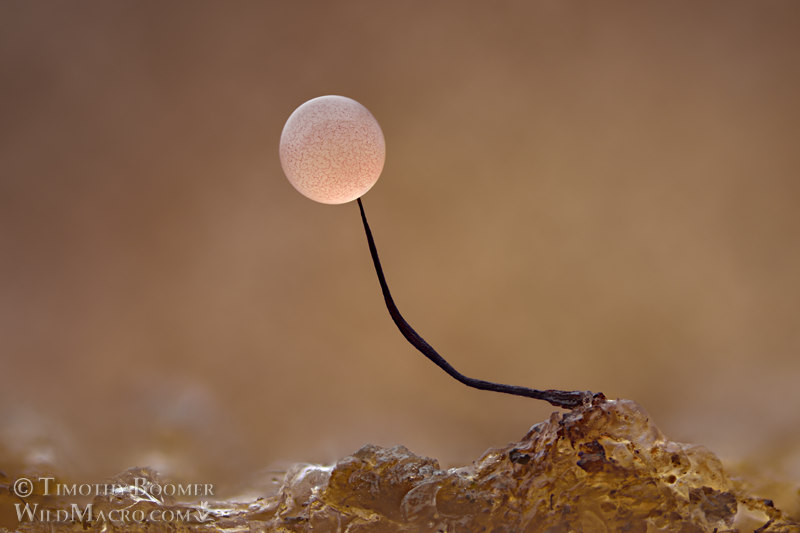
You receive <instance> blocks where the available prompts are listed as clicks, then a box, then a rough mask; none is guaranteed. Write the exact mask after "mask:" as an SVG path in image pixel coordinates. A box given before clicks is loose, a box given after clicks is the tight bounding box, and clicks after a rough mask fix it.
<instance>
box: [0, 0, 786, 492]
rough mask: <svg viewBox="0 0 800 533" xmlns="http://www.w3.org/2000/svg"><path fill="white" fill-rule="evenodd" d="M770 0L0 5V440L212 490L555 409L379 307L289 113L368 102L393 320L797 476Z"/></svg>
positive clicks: (1, 450)
mask: <svg viewBox="0 0 800 533" xmlns="http://www.w3.org/2000/svg"><path fill="white" fill-rule="evenodd" d="M798 15H800V9H798V7H797V4H796V3H792V2H769V3H760V2H703V3H697V2H669V3H667V2H663V3H655V2H653V3H650V2H631V3H627V2H612V3H602V5H601V4H600V3H584V4H574V3H569V2H563V3H562V2H536V3H532V2H518V3H507V2H502V3H488V2H475V3H473V4H471V5H470V4H466V3H463V2H458V3H457V2H451V3H432V2H423V1H420V2H393V3H390V2H384V3H375V2H366V1H362V2H347V3H335V5H334V4H333V3H330V4H328V3H324V4H323V3H319V4H309V3H306V2H302V3H301V2H285V3H271V2H255V3H249V2H224V3H223V2H170V3H165V2H113V3H105V2H81V3H72V2H48V3H45V2H41V3H40V2H30V3H29V2H8V1H5V2H3V3H1V4H0V72H1V73H2V78H1V83H0V291H1V292H0V294H2V299H1V300H0V380H1V382H0V402H2V407H0V469H3V468H5V469H6V471H7V472H11V471H14V469H15V468H22V467H21V466H20V465H22V464H26V463H28V464H29V463H31V462H34V463H35V462H37V461H38V462H40V463H41V464H52V465H54V466H53V468H54V469H56V470H58V471H60V472H63V473H65V475H70V476H75V477H78V478H80V479H102V478H103V477H105V476H108V475H112V474H114V473H116V472H119V471H122V470H124V469H126V468H128V467H130V466H133V465H137V464H138V465H151V466H156V467H158V468H160V469H161V470H162V471H164V472H166V473H167V474H168V475H172V476H174V477H175V478H178V479H189V480H191V481H202V482H213V483H216V484H217V486H218V487H222V489H220V490H224V487H226V486H228V487H230V486H232V485H233V484H234V480H238V481H241V480H243V479H247V478H248V476H249V475H250V474H249V473H250V472H251V471H254V470H255V471H261V470H263V469H280V468H282V467H285V465H287V464H291V463H294V462H299V461H332V460H335V459H336V458H337V457H340V456H342V455H345V454H348V453H351V452H352V451H354V450H355V449H357V448H358V447H360V446H361V445H362V444H364V443H367V442H372V443H376V444H381V445H393V444H397V443H402V444H405V445H407V446H408V447H409V448H410V449H412V450H413V451H415V452H417V453H419V454H423V455H428V456H433V457H437V458H439V459H440V460H441V461H442V463H443V464H445V465H452V464H458V463H464V462H467V461H470V460H472V459H474V458H476V457H477V456H478V455H479V454H480V453H481V452H482V451H484V450H485V449H486V448H488V447H490V446H494V445H501V444H505V443H507V442H509V441H511V440H515V439H518V438H519V437H521V436H522V435H523V434H524V433H525V432H526V430H527V429H528V427H529V426H530V425H532V424H533V423H535V422H538V421H540V420H542V419H543V418H545V417H546V416H548V414H549V413H550V412H551V411H552V408H551V407H549V406H548V405H546V404H544V403H542V402H536V401H532V400H526V399H522V398H514V397H506V396H503V395H497V394H492V393H481V392H479V391H474V390H470V389H467V388H465V387H463V386H461V385H458V384H457V383H455V382H454V381H452V380H451V379H450V378H449V377H447V376H446V375H445V374H444V373H442V372H441V371H440V370H438V369H437V368H436V367H434V366H433V365H432V364H431V363H430V362H428V361H427V360H425V359H424V358H423V357H422V356H421V355H420V354H418V353H417V352H415V351H414V349H413V348H411V346H409V345H408V344H406V343H405V341H404V340H403V339H402V337H401V336H400V334H399V333H398V332H397V331H396V330H395V329H394V325H393V324H392V322H391V320H390V319H389V317H388V314H387V313H386V311H385V308H384V307H383V302H382V299H381V296H380V292H379V287H378V283H377V280H376V279H375V274H374V272H373V270H372V265H371V263H370V259H369V254H368V250H367V246H366V242H365V238H364V235H363V231H362V228H361V226H360V221H359V217H358V212H357V208H356V206H355V205H354V204H349V205H344V206H336V207H332V206H324V205H321V204H315V203H313V202H311V201H309V200H307V199H305V198H303V197H302V196H300V195H299V194H298V193H297V192H295V190H294V189H293V188H292V187H291V186H290V185H289V183H288V182H287V181H286V179H285V178H284V177H283V173H282V171H281V168H280V164H279V161H278V156H277V146H278V138H279V136H280V133H281V128H282V127H283V124H284V121H285V120H286V118H287V117H288V116H289V114H290V113H291V112H292V111H293V110H294V109H295V107H297V106H298V105H299V104H301V103H302V102H304V101H305V100H307V99H309V98H312V97H315V96H319V95H323V94H342V95H347V96H350V97H352V98H355V99H356V100H358V101H360V102H361V103H363V104H364V105H366V106H367V107H368V108H369V109H370V110H371V111H372V113H373V114H374V115H375V116H376V118H377V119H378V121H379V122H380V123H381V125H382V127H383V130H384V134H385V136H386V141H387V163H386V167H385V170H384V173H383V176H382V178H381V180H380V181H379V182H378V184H377V185H376V186H375V187H374V188H373V189H372V191H370V192H369V193H368V194H367V195H366V196H365V207H366V208H367V212H368V214H369V216H370V222H371V224H372V226H373V230H374V232H375V234H376V239H377V244H378V248H379V250H380V252H381V254H382V259H383V262H384V268H385V269H386V271H387V276H388V279H389V283H390V285H391V287H392V290H393V292H394V294H395V298H396V300H397V302H398V305H399V306H400V308H401V310H402V311H403V312H404V314H405V315H406V317H407V318H408V319H409V321H410V322H411V323H412V325H414V327H416V328H417V329H418V330H419V331H420V333H422V335H423V336H425V337H426V338H427V339H428V340H429V341H430V342H431V344H433V345H434V346H435V347H437V349H439V350H440V351H441V352H442V354H444V355H445V356H446V357H448V359H449V360H450V361H451V362H452V364H453V365H454V366H455V367H456V368H458V369H459V370H461V371H463V372H464V373H466V374H467V375H470V376H475V377H480V378H483V379H490V380H495V381H501V382H510V383H514V384H520V385H527V386H532V387H539V388H567V389H592V390H595V391H597V390H602V391H604V392H605V393H606V394H607V395H609V396H612V397H626V398H631V399H634V400H636V401H638V402H640V403H641V404H642V405H643V406H644V407H645V408H646V409H647V410H648V411H649V412H650V414H651V415H652V416H653V418H654V419H655V420H656V422H657V423H658V424H659V426H660V427H661V428H662V429H663V430H664V431H665V433H666V434H667V435H668V436H669V437H670V438H672V439H675V440H680V441H690V442H697V443H702V444H704V445H706V446H708V447H709V448H711V449H712V450H714V451H716V452H717V453H719V454H720V455H721V456H722V457H723V458H726V459H728V460H731V461H735V460H738V459H740V458H743V457H750V456H753V454H754V453H755V451H756V450H758V449H761V450H765V449H767V450H772V451H770V452H769V454H768V455H769V456H771V457H775V458H777V459H775V462H774V464H771V465H769V466H765V468H774V469H775V470H776V471H782V474H781V475H786V476H790V477H793V479H795V480H797V479H800V431H799V430H798V428H799V427H800V387H798V386H797V382H798V379H799V378H800V358H798V354H799V352H800V328H798V318H799V317H800V279H798V272H800V247H798V242H799V239H800V213H799V212H798V200H800V179H799V176H800V174H799V173H798V172H799V171H800V150H798V139H800V106H798V94H800V31H798Z"/></svg>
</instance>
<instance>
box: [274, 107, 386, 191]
mask: <svg viewBox="0 0 800 533" xmlns="http://www.w3.org/2000/svg"><path fill="white" fill-rule="evenodd" d="M280 158H281V166H282V167H283V171H284V172H285V173H286V177H287V178H288V179H289V182H290V183H291V184H292V185H293V186H294V188H295V189H297V190H298V191H300V192H301V193H302V194H303V195H305V196H307V197H308V198H311V199H312V200H315V201H317V202H321V203H324V204H343V203H345V202H350V201H352V200H355V199H356V198H358V197H360V196H362V195H363V194H364V193H366V192H367V191H368V190H369V189H370V188H371V187H372V186H373V185H374V184H375V182H376V181H378V177H380V175H381V171H382V170H383V163H384V160H385V158H386V143H385V142H384V139H383V132H382V131H381V127H380V126H379V125H378V121H377V120H375V117H373V116H372V114H371V113H370V112H369V110H368V109H367V108H366V107H364V106H363V105H361V104H359V103H358V102H356V101H355V100H353V99H351V98H346V97H344V96H334V95H330V96H320V97H318V98H314V99H312V100H309V101H308V102H306V103H304V104H303V105H301V106H300V107H298V108H297V109H295V111H294V113H292V114H291V116H290V117H289V120H287V121H286V125H285V126H284V127H283V133H282V134H281V142H280Z"/></svg>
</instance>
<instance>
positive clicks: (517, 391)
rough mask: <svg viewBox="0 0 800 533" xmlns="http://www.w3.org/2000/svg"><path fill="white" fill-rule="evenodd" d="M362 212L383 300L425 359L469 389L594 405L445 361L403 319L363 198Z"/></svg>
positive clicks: (585, 398)
mask: <svg viewBox="0 0 800 533" xmlns="http://www.w3.org/2000/svg"><path fill="white" fill-rule="evenodd" d="M358 208H359V209H360V210H361V220H362V222H364V231H365V232H366V234H367V241H368V242H369V253H370V254H371V255H372V262H373V263H374V264H375V272H376V273H377V274H378V281H379V282H380V284H381V290H382V291H383V299H384V300H385V301H386V308H387V309H388V310H389V314H390V315H391V317H392V320H394V323H395V324H396V325H397V329H399V330H400V333H402V334H403V337H405V338H406V340H407V341H408V342H410V343H411V344H412V345H413V346H414V348H416V349H417V350H419V351H420V352H422V355H424V356H425V357H427V358H428V359H430V360H431V361H433V362H434V363H435V364H436V366H438V367H439V368H441V369H442V370H444V371H445V372H447V373H448V374H450V376H451V377H453V378H454V379H456V380H458V381H460V382H461V383H463V384H464V385H466V386H468V387H473V388H476V389H481V390H490V391H494V392H503V393H505V394H513V395H516V396H525V397H526V398H535V399H537V400H544V401H546V402H550V403H551V404H552V405H555V406H556V407H564V408H567V409H572V408H575V407H578V406H580V405H584V404H586V403H589V402H591V400H592V397H593V394H592V393H591V392H589V391H561V390H553V389H548V390H536V389H529V388H527V387H519V386H516V385H503V384H502V383H492V382H491V381H484V380H482V379H475V378H470V377H467V376H465V375H464V374H462V373H461V372H459V371H458V370H456V369H455V368H453V367H452V366H451V365H450V363H448V362H447V361H445V359H444V357H442V356H441V355H439V353H438V352H437V351H436V350H434V349H433V347H432V346H431V345H430V344H428V343H427V342H426V341H425V339H423V338H422V337H421V336H420V335H419V333H417V332H416V331H414V328H412V327H411V326H410V325H409V323H408V322H406V320H405V319H404V318H403V315H401V314H400V311H399V310H398V309H397V306H396V305H395V303H394V300H393V299H392V295H391V293H390V292H389V285H387V284H386V278H385V277H384V276H383V268H382V267H381V261H380V259H379V258H378V249H377V248H376V247H375V240H374V239H373V238H372V231H371V230H370V229H369V223H368V222H367V215H366V213H364V205H363V204H362V203H361V198H359V199H358Z"/></svg>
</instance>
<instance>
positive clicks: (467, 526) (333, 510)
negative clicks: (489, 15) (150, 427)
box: [0, 397, 800, 533]
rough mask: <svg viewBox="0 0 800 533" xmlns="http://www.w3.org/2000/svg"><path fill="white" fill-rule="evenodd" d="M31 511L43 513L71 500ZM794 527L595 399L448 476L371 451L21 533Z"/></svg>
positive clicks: (645, 425)
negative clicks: (227, 488)
mask: <svg viewBox="0 0 800 533" xmlns="http://www.w3.org/2000/svg"><path fill="white" fill-rule="evenodd" d="M142 477H145V478H147V479H148V480H149V481H152V482H153V483H156V484H161V483H163V480H160V479H159V476H158V474H157V473H156V472H154V471H153V470H150V469H133V470H129V471H127V472H125V473H123V474H121V475H119V476H117V477H116V478H115V479H113V480H111V481H112V482H113V483H114V484H117V485H121V486H125V484H126V483H127V484H129V485H131V487H132V484H133V480H134V479H135V478H142ZM140 485H141V483H140ZM3 488H4V489H6V490H3V492H2V498H3V499H2V500H0V504H2V506H3V507H6V508H7V507H9V504H11V503H13V502H11V501H10V500H9V498H10V497H9V493H10V487H8V486H6V487H3ZM11 499H13V498H11ZM32 501H38V502H39V503H40V505H41V506H42V508H50V509H59V508H66V507H68V506H69V503H70V502H67V501H58V500H57V499H51V500H49V501H47V500H45V499H44V498H38V499H37V498H35V497H34V498H33V500H32ZM120 509H128V510H129V512H131V513H132V512H133V511H135V510H139V511H142V512H143V513H149V512H150V511H151V510H153V509H160V510H161V511H167V513H170V512H171V513H173V514H175V515H178V513H182V516H184V517H188V520H183V521H182V522H180V523H174V522H173V523H170V524H165V523H147V522H134V523H131V522H126V523H122V522H118V523H116V524H114V523H112V522H109V521H107V520H108V519H107V518H106V519H104V518H103V517H109V516H113V513H112V512H111V511H112V510H120ZM795 519H796V517H794V519H793V518H792V517H789V516H788V515H787V514H786V513H784V512H782V511H781V510H780V509H778V508H776V507H775V505H774V504H773V503H772V502H771V501H769V500H765V499H760V498H758V496H757V495H754V494H751V493H750V491H749V490H748V488H747V485H746V483H745V482H743V481H739V480H735V479H732V478H731V477H729V476H728V475H727V474H726V472H725V470H724V469H723V466H722V463H721V462H720V460H719V459H718V458H717V457H716V456H715V455H714V454H713V453H712V452H710V451H709V450H707V449H706V448H703V447H702V446H697V445H692V444H681V443H677V442H672V441H669V440H668V439H666V438H665V436H664V435H663V434H662V433H661V431H660V430H659V429H658V428H657V427H656V426H655V425H654V424H653V423H652V422H651V420H650V417H649V416H648V414H647V413H646V412H645V411H644V409H642V408H641V407H640V406H639V405H638V404H636V403H635V402H632V401H630V400H606V399H603V398H601V397H598V398H597V399H595V401H594V402H593V403H592V404H587V405H585V406H582V407H579V408H577V409H575V410H573V411H570V412H567V413H553V414H552V415H551V416H550V418H549V419H548V420H547V421H545V422H541V423H539V424H536V425H535V426H533V427H532V428H531V429H530V430H529V431H528V432H527V434H526V435H525V436H524V437H523V438H522V439H521V440H520V441H519V442H515V443H511V444H509V445H507V446H504V447H501V448H496V449H490V450H488V451H487V452H486V453H485V454H484V455H483V456H482V457H480V458H479V459H478V460H477V461H475V462H474V463H472V464H471V465H469V466H465V467H462V468H452V469H449V470H444V469H442V468H440V466H439V463H438V461H436V460H434V459H430V458H426V457H420V456H418V455H415V454H414V453H412V452H411V451H409V450H408V449H407V448H405V447H404V446H395V447H393V448H381V447H378V446H373V445H369V444H368V445H365V446H363V447H362V448H361V449H359V450H358V451H357V452H355V453H354V454H353V455H351V456H348V457H344V458H342V459H340V460H339V461H338V462H337V463H336V464H335V465H334V466H332V467H330V466H328V467H326V466H319V465H308V464H300V465H295V466H294V467H292V468H291V469H290V470H289V471H288V472H287V473H286V476H285V479H284V481H283V485H282V486H281V488H280V490H279V491H278V493H277V494H275V495H274V496H272V497H268V498H257V499H255V501H244V502H239V501H230V502H212V503H208V502H207V501H201V502H197V503H195V504H182V503H176V501H175V500H174V499H171V498H161V497H158V496H157V495H153V494H150V495H148V494H141V493H140V494H136V492H135V491H134V490H120V491H118V493H117V494H115V495H113V496H110V497H106V496H103V497H96V498H95V499H94V501H93V502H92V519H91V520H87V519H84V520H83V521H82V522H81V521H72V522H71V521H65V522H62V523H47V524H44V523H31V522H25V523H22V524H19V530H20V531H105V530H108V529H109V528H110V529H113V528H114V527H119V528H122V529H124V530H126V531H157V530H161V529H163V528H164V527H165V526H167V527H171V528H173V529H177V530H180V531H287V532H288V531H292V532H306V531H315V532H318V531H322V532H335V531H347V532H356V531H360V532H373V531H374V532H398V533H399V532H444V531H465V532H474V531H493V532H538V531H548V532H555V531H586V532H595V531H627V532H647V531H676V532H677V531H680V532H704V531H718V532H722V531H754V530H755V531H759V532H786V533H788V532H797V531H800V523H799V522H797V521H796V520H795ZM104 520H105V521H104ZM104 528H105V529H104Z"/></svg>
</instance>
